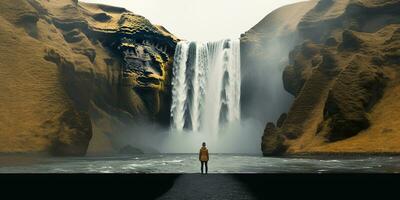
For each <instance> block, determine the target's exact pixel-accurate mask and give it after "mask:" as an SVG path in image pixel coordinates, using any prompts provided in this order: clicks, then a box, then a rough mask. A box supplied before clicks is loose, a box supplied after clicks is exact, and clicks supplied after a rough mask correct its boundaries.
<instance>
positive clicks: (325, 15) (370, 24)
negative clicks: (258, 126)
mask: <svg viewBox="0 0 400 200" xmlns="http://www.w3.org/2000/svg"><path fill="white" fill-rule="evenodd" d="M310 3H311V2H308V4H310ZM295 5H300V4H295ZM399 10H400V1H398V0H350V1H349V0H321V1H319V2H318V3H317V4H316V5H315V6H314V7H313V8H312V9H310V10H308V11H307V12H306V13H305V14H304V15H303V16H301V20H300V21H299V23H298V24H297V25H296V30H297V31H298V33H299V37H298V41H297V45H296V46H295V47H294V48H293V50H291V52H290V54H289V55H288V56H289V64H288V65H287V66H286V68H285V70H284V72H283V76H282V79H283V83H284V87H285V89H286V90H287V91H288V92H290V93H291V94H292V95H293V96H294V97H295V100H294V102H293V104H292V105H291V107H290V109H289V112H288V113H287V114H283V115H282V116H281V118H280V119H279V120H278V122H277V123H276V124H275V123H272V122H270V123H268V124H267V126H266V128H265V132H264V136H263V138H262V144H261V147H262V151H263V154H264V155H282V154H308V153H399V152H400V146H399V145H398V144H399V142H400V132H399V131H398V130H399V127H400V115H399V111H400V103H399V102H398V100H399V99H400V98H399V97H400V96H399V89H400V84H399V80H400V79H399V72H400V71H399V64H400V54H399V51H400V40H399V39H400V37H399V33H400V12H399ZM277 12H282V15H285V14H286V13H284V12H285V10H284V9H281V10H278V11H277ZM288 14H290V13H288ZM266 34H268V32H267V33H266Z"/></svg>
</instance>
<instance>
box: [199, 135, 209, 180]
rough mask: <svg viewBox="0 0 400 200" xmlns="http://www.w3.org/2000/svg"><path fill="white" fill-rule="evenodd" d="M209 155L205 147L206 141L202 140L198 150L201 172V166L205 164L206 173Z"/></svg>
mask: <svg viewBox="0 0 400 200" xmlns="http://www.w3.org/2000/svg"><path fill="white" fill-rule="evenodd" d="M209 158H210V157H209V156H208V149H207V147H206V143H205V142H203V144H202V147H201V148H200V152H199V160H200V162H201V173H202V174H203V167H204V165H205V166H206V174H207V173H208V165H207V162H208V160H209Z"/></svg>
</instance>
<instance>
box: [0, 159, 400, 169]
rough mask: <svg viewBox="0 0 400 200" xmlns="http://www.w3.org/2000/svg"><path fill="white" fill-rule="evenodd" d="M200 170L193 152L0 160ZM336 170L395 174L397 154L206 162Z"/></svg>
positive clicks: (399, 164)
mask: <svg viewBox="0 0 400 200" xmlns="http://www.w3.org/2000/svg"><path fill="white" fill-rule="evenodd" d="M19 159H20V160H21V158H19ZM3 160H4V159H3ZM8 160H12V158H8ZM22 160H23V159H22ZM199 170H200V169H199V161H198V157H197V155H196V154H147V155H137V156H110V157H72V158H50V157H46V158H40V159H35V160H33V161H29V162H25V163H24V162H18V163H15V164H13V163H5V162H4V161H3V162H0V173H198V172H199ZM337 172H340V173H347V172H349V173H398V172H400V156H392V157H390V156H370V157H368V156H362V157H360V156H358V157H339V156H336V157H328V158H326V157H325V158H323V157H307V158H270V157H262V156H260V155H240V154H211V155H210V161H209V173H337Z"/></svg>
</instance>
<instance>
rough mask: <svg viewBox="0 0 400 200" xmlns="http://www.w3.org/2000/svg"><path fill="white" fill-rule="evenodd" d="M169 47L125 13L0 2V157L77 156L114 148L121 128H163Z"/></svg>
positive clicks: (70, 2)
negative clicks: (147, 124) (145, 124)
mask: <svg viewBox="0 0 400 200" xmlns="http://www.w3.org/2000/svg"><path fill="white" fill-rule="evenodd" d="M177 41H178V39H177V38H176V37H174V36H173V35H172V34H170V33H169V32H168V31H167V30H166V29H165V28H163V27H161V26H157V25H153V24H151V23H150V22H149V21H148V20H147V19H145V18H144V17H142V16H139V15H135V14H133V13H132V12H129V11H127V10H125V9H123V8H117V7H111V6H106V5H96V4H87V3H81V2H78V1H76V0H57V1H56V0H46V1H45V0H43V1H38V0H4V1H1V2H0V42H1V45H0V91H1V93H0V141H1V143H2V145H0V152H49V153H51V154H53V155H84V154H85V153H86V151H87V148H88V144H89V142H92V143H94V144H93V146H94V147H93V148H94V149H93V151H102V149H101V148H103V147H105V146H107V145H108V148H110V149H118V148H120V147H121V145H123V144H118V142H116V141H114V140H113V138H116V135H118V133H119V131H118V130H121V129H122V128H124V127H126V126H127V125H128V124H132V123H140V122H141V121H158V122H161V123H168V119H169V99H170V89H169V87H170V74H171V66H172V58H173V54H174V50H175V45H176V42H177ZM96 144H100V145H96ZM96 146H98V147H100V146H101V148H99V149H96V148H97V147H96ZM103 150H104V149H103Z"/></svg>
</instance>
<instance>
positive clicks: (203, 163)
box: [201, 161, 208, 174]
mask: <svg viewBox="0 0 400 200" xmlns="http://www.w3.org/2000/svg"><path fill="white" fill-rule="evenodd" d="M204 165H205V166H206V174H207V173H208V165H207V161H201V173H202V174H203V167H204Z"/></svg>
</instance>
